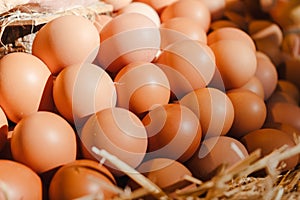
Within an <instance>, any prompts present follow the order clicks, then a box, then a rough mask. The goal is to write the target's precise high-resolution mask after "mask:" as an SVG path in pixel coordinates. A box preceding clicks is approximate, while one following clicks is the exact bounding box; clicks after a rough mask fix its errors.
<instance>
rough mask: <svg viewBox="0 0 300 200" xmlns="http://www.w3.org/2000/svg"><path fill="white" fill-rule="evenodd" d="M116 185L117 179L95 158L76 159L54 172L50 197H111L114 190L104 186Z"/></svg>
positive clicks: (53, 198)
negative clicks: (97, 195)
mask: <svg viewBox="0 0 300 200" xmlns="http://www.w3.org/2000/svg"><path fill="white" fill-rule="evenodd" d="M103 184H106V185H108V186H114V185H115V184H116V181H115V179H114V177H113V176H112V174H111V173H110V171H108V169H107V168H106V167H105V166H103V165H100V164H99V163H98V162H96V161H93V160H86V159H84V160H76V161H74V162H71V163H68V164H66V165H64V166H62V167H61V168H59V169H58V171H57V172H56V173H55V174H54V176H53V178H52V180H51V182H50V188H49V199H50V200H56V199H76V198H80V197H84V196H88V195H96V194H99V196H100V195H101V196H102V195H103V196H102V197H103V199H111V198H112V197H113V196H114V195H116V194H114V192H112V191H109V190H108V189H107V188H106V187H104V186H103Z"/></svg>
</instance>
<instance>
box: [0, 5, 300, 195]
mask: <svg viewBox="0 0 300 200" xmlns="http://www.w3.org/2000/svg"><path fill="white" fill-rule="evenodd" d="M105 2H107V3H110V4H112V5H113V6H114V12H113V13H112V15H111V16H110V15H99V16H96V18H95V21H94V22H92V21H90V20H88V19H86V18H83V17H81V16H76V15H68V16H63V17H59V18H56V19H54V20H52V21H51V22H49V23H47V24H46V25H44V26H43V27H42V28H41V29H40V30H39V31H38V33H37V34H36V37H35V39H34V41H33V45H32V54H29V53H22V52H17V53H10V54H8V55H6V56H4V57H3V58H2V59H1V60H0V106H1V110H0V121H1V129H0V130H1V131H0V199H24V200H27V199H28V200H35V199H37V200H38V199H50V200H56V199H76V198H80V197H84V196H89V195H94V196H93V198H94V199H97V198H98V199H111V198H113V197H114V196H116V195H118V193H117V191H115V190H113V189H112V188H113V187H110V186H115V185H117V186H119V187H131V189H132V190H133V189H135V188H137V187H139V186H138V185H137V184H135V183H133V182H132V181H131V180H129V179H128V178H127V177H126V175H125V173H124V171H122V169H119V168H116V167H115V166H114V164H113V163H110V162H109V161H106V160H104V159H103V158H101V156H99V155H98V154H96V153H95V152H93V151H92V147H97V148H98V149H104V150H106V151H107V152H109V153H111V154H112V155H115V156H116V157H118V158H119V159H121V160H122V161H124V162H126V163H127V164H129V165H130V166H131V167H133V168H135V169H136V170H137V171H139V172H140V173H142V174H144V175H145V176H146V177H148V178H149V179H150V180H151V181H153V183H155V184H157V186H159V187H160V188H167V187H168V186H170V185H172V184H174V183H176V182H177V181H179V180H180V179H182V177H183V176H184V175H190V176H194V177H195V178H197V179H200V180H208V179H210V178H211V177H212V176H213V175H214V172H215V170H216V169H217V167H218V166H220V165H221V164H226V165H227V166H231V165H233V164H234V163H236V162H238V161H240V160H243V159H244V158H245V157H247V156H248V155H249V153H251V152H253V151H255V150H256V149H258V148H260V149H262V154H263V155H267V154H268V153H270V152H272V151H273V150H275V149H277V148H279V147H281V146H283V145H287V146H289V147H292V146H295V145H296V140H295V139H294V138H295V136H299V134H300V132H299V131H300V108H299V98H300V97H299V87H300V84H299V80H298V79H299V78H295V77H298V76H299V75H300V74H299V73H298V72H299V70H298V69H296V70H294V71H292V70H293V69H294V68H296V67H295V66H296V64H295V63H299V60H297V57H296V56H295V55H298V54H299V52H295V51H296V50H299V49H298V48H299V46H298V47H295V46H293V48H290V44H292V41H298V38H299V37H298V35H292V36H291V35H288V36H287V35H286V32H284V30H285V28H286V27H284V26H282V24H277V23H276V22H275V21H272V19H276V18H275V17H274V18H271V17H270V16H269V15H268V14H267V12H263V11H261V12H259V13H252V12H250V11H251V8H252V7H255V6H257V4H256V3H257V2H256V1H250V0H249V1H240V0H215V1H209V0H168V1H158V0H137V1H133V2H132V1H131V0H121V1H115V0H105ZM250 2H251V3H250ZM261 2H265V1H261ZM247 6H249V9H248V10H247V8H248V7H247ZM251 6H252V7H251ZM256 8H257V7H256ZM264 8H265V7H264ZM277 9H278V8H277ZM249 10H250V11H249ZM256 11H257V10H256ZM257 12H258V11H257ZM262 13H263V14H264V15H263V17H262V16H261V15H262ZM273 13H276V12H275V11H273ZM256 15H259V17H257V16H256ZM265 15H267V17H266V16H265ZM272 16H273V15H272ZM274 16H276V15H275V14H274ZM289 30H290V29H289ZM293 44H294V43H293ZM291 52H293V53H294V54H292V55H291ZM293 55H294V56H293ZM99 162H101V163H102V164H101V165H100V164H99ZM298 162H300V160H299V158H298V156H294V157H291V158H289V159H287V160H285V162H284V163H281V165H280V167H281V170H282V171H285V170H289V169H293V168H294V167H295V166H296V165H297V164H298Z"/></svg>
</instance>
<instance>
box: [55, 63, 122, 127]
mask: <svg viewBox="0 0 300 200" xmlns="http://www.w3.org/2000/svg"><path fill="white" fill-rule="evenodd" d="M53 98H54V102H55V105H56V107H57V110H58V111H59V113H60V114H61V115H62V116H63V117H64V118H66V119H67V120H68V121H69V122H70V123H72V124H75V125H76V126H77V127H81V126H83V124H84V122H85V121H86V119H87V118H88V117H89V116H90V115H92V114H94V113H96V112H97V111H100V110H102V109H105V108H109V107H114V106H115V105H116V101H117V97H116V89H115V85H114V83H113V80H112V79H111V78H110V76H109V75H108V74H107V72H105V71H104V70H103V69H102V68H101V67H99V66H97V65H94V64H91V63H83V64H74V65H70V66H67V67H65V68H64V69H63V70H62V71H61V72H60V73H59V74H58V76H57V78H56V80H55V82H54V87H53Z"/></svg>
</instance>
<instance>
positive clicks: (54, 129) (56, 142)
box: [11, 111, 77, 174]
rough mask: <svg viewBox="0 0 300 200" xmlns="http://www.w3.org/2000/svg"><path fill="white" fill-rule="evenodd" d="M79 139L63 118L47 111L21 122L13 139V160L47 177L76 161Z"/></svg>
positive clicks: (32, 115) (30, 116)
mask: <svg viewBox="0 0 300 200" xmlns="http://www.w3.org/2000/svg"><path fill="white" fill-rule="evenodd" d="M76 149H77V148H76V135H75V132H74V130H73V129H72V127H71V126H70V125H69V123H68V122H67V121H66V120H64V119H63V118H62V117H61V116H59V115H57V114H54V113H51V112H45V111H39V112H36V113H33V114H31V115H29V116H27V117H25V118H23V119H22V120H20V121H19V122H18V123H17V125H16V127H15V128H14V131H13V134H12V137H11V151H12V155H13V158H14V159H15V160H16V161H18V162H21V163H24V164H25V165H27V166H29V167H30V168H31V169H33V170H34V171H35V172H37V173H39V174H40V173H43V172H46V171H49V170H51V169H54V168H56V167H58V166H60V165H63V164H66V163H68V162H72V161H74V160H75V158H76Z"/></svg>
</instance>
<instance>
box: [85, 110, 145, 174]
mask: <svg viewBox="0 0 300 200" xmlns="http://www.w3.org/2000/svg"><path fill="white" fill-rule="evenodd" d="M80 139H81V141H82V149H83V154H84V157H85V158H91V159H97V160H100V159H101V157H100V156H98V155H96V154H95V153H94V152H92V151H91V148H92V147H93V146H95V147H97V148H99V149H105V150H106V151H107V152H109V153H111V154H113V155H115V156H117V157H118V158H119V159H121V160H123V161H125V162H127V164H128V165H130V166H131V167H133V168H135V167H137V166H138V165H139V164H140V163H141V162H142V161H143V159H144V157H145V154H146V150H147V145H148V141H147V132H146V129H145V127H144V125H143V123H142V122H141V120H140V119H139V118H138V117H137V116H136V115H135V114H134V113H132V112H131V111H129V110H127V109H124V108H119V107H114V108H107V109H104V110H101V111H99V112H97V113H95V114H94V115H92V116H91V117H90V118H89V119H88V120H87V122H86V123H85V124H84V126H83V128H82V130H81V132H80ZM105 165H106V166H107V167H109V169H111V170H112V173H113V174H114V175H117V176H120V175H122V173H120V171H119V170H118V169H116V168H115V166H114V165H113V164H112V163H110V162H105Z"/></svg>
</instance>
